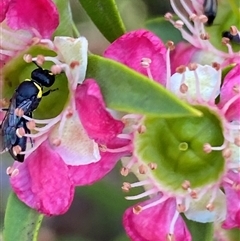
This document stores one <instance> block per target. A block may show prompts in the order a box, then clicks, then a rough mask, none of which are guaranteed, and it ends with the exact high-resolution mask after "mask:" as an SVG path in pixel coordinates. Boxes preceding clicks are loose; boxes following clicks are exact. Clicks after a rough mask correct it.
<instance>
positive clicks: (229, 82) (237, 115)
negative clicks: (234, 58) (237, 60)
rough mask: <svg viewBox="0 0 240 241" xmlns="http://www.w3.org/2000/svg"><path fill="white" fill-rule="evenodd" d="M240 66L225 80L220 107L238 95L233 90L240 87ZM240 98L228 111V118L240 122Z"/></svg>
mask: <svg viewBox="0 0 240 241" xmlns="http://www.w3.org/2000/svg"><path fill="white" fill-rule="evenodd" d="M239 76H240V64H237V65H236V66H235V67H234V68H233V69H232V70H231V71H230V72H229V73H228V74H227V75H226V77H225V78H224V83H223V86H222V88H221V95H220V102H219V106H220V107H223V106H224V104H226V103H227V102H228V101H229V100H230V99H231V98H232V97H234V96H235V95H236V92H234V90H233V88H234V87H235V86H236V87H238V88H239V86H240V79H239ZM239 108H240V98H238V99H237V100H236V101H235V102H234V103H233V104H231V106H230V107H229V109H228V110H227V113H226V116H227V118H228V119H229V120H231V121H232V120H240V112H239Z"/></svg>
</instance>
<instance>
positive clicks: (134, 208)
mask: <svg viewBox="0 0 240 241" xmlns="http://www.w3.org/2000/svg"><path fill="white" fill-rule="evenodd" d="M140 212H142V206H140V205H137V206H135V207H133V213H134V214H139V213H140Z"/></svg>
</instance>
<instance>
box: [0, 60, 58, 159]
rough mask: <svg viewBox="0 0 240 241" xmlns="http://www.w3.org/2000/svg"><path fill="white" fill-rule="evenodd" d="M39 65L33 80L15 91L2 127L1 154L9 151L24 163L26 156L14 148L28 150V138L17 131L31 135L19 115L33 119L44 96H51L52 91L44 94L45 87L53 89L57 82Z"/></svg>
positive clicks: (25, 122)
mask: <svg viewBox="0 0 240 241" xmlns="http://www.w3.org/2000/svg"><path fill="white" fill-rule="evenodd" d="M33 63H34V64H36V65H37V68H36V69H34V70H33V71H32V73H31V79H25V80H24V81H23V82H22V83H21V84H20V85H19V86H18V87H17V89H16V90H15V92H14V94H13V96H12V98H11V100H10V105H9V107H8V108H7V109H3V110H5V111H6V115H5V117H4V118H3V121H2V124H1V125H0V153H2V152H4V151H6V150H8V151H9V153H10V154H11V155H12V157H13V158H14V159H15V160H17V161H19V162H23V161H24V155H22V154H17V153H16V152H15V151H14V149H13V147H15V146H19V147H20V148H21V151H25V150H26V145H27V137H24V136H23V137H19V136H18V135H17V133H16V131H17V129H19V128H21V127H22V128H23V129H24V130H25V133H28V134H29V133H30V130H29V129H28V128H27V120H25V119H24V118H23V117H22V116H21V115H18V114H17V110H20V111H21V112H22V113H23V114H24V115H26V116H28V117H32V112H33V111H34V110H35V109H36V108H37V107H38V105H39V103H40V101H41V99H42V97H43V96H47V95H49V94H50V93H51V92H52V91H55V90H57V89H53V90H48V91H46V92H44V93H43V87H51V86H52V85H53V84H54V82H55V75H54V74H53V73H52V72H51V71H50V70H47V69H43V68H42V67H40V66H39V65H38V64H37V63H36V62H33Z"/></svg>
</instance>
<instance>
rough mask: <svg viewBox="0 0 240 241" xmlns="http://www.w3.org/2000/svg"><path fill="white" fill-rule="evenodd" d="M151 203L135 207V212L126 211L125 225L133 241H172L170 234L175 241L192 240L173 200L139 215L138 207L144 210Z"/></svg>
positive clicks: (129, 209)
mask: <svg viewBox="0 0 240 241" xmlns="http://www.w3.org/2000/svg"><path fill="white" fill-rule="evenodd" d="M155 199H156V198H155ZM150 203H151V202H149V201H145V202H143V203H141V206H136V207H134V211H133V208H128V209H127V210H126V211H125V213H124V217H123V224H124V227H125V230H126V232H127V235H128V236H129V237H130V238H131V240H135V241H166V240H171V235H169V233H171V234H173V235H174V240H175V241H182V240H184V241H191V240H192V239H191V235H190V233H189V231H188V229H187V226H186V224H185V223H184V221H183V219H182V217H181V216H180V215H179V213H178V212H176V203H175V202H174V199H173V198H169V199H167V200H166V201H165V202H162V203H159V204H157V205H156V206H154V207H149V208H148V209H146V211H144V212H140V213H137V208H138V207H140V208H144V207H145V206H147V205H149V204H150ZM136 213H137V214H136ZM170 229H173V230H170Z"/></svg>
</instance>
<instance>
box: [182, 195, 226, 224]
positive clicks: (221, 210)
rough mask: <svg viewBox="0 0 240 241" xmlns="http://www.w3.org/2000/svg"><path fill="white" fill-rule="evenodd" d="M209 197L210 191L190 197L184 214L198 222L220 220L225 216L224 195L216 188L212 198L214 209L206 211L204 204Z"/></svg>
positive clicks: (205, 204)
mask: <svg viewBox="0 0 240 241" xmlns="http://www.w3.org/2000/svg"><path fill="white" fill-rule="evenodd" d="M210 199H211V192H210V191H208V192H206V193H205V194H204V195H203V196H202V197H201V198H199V199H191V201H190V204H189V205H190V206H189V208H188V210H187V211H186V212H185V213H184V214H185V216H186V217H187V218H188V219H190V220H193V221H196V222H200V223H209V222H221V221H223V220H224V219H225V218H226V196H225V194H224V193H223V192H222V191H221V190H218V191H217V194H216V198H215V199H214V202H213V204H214V210H213V211H211V212H210V211H208V210H207V209H206V206H207V204H208V202H209V200H210Z"/></svg>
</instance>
